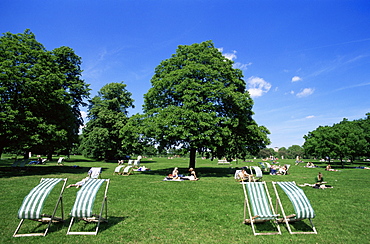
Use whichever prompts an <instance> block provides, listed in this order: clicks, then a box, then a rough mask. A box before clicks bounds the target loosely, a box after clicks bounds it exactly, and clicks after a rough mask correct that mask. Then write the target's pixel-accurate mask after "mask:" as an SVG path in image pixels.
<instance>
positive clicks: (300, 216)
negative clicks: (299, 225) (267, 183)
mask: <svg viewBox="0 0 370 244" xmlns="http://www.w3.org/2000/svg"><path fill="white" fill-rule="evenodd" d="M272 185H273V187H274V191H275V194H276V198H277V203H278V204H279V206H280V209H281V212H282V214H283V220H282V221H283V222H285V223H286V226H287V228H288V231H289V233H290V234H317V231H316V228H315V226H314V225H313V223H312V219H313V218H314V217H315V212H314V210H313V208H312V206H311V203H310V201H309V200H308V198H307V196H306V194H304V192H303V190H302V189H300V188H298V187H297V185H296V184H295V182H294V181H292V182H274V181H273V182H272ZM276 185H279V186H280V188H281V189H282V190H283V191H284V193H285V194H286V195H287V196H288V198H289V200H290V202H291V203H292V205H293V207H294V211H295V214H292V215H289V216H286V214H285V211H284V208H283V205H282V203H281V200H280V196H279V193H278V190H277V188H276ZM304 219H308V220H309V222H310V224H311V228H312V231H301V232H293V231H292V229H291V228H290V224H289V223H290V222H296V221H300V220H304Z"/></svg>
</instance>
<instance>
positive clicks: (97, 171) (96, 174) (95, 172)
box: [87, 167, 101, 179]
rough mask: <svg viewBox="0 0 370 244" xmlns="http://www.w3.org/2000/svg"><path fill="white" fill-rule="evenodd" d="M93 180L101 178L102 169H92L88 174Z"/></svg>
mask: <svg viewBox="0 0 370 244" xmlns="http://www.w3.org/2000/svg"><path fill="white" fill-rule="evenodd" d="M87 174H88V175H89V177H90V178H91V179H98V178H100V174H101V168H100V167H92V168H91V169H90V170H89V172H88V173H87Z"/></svg>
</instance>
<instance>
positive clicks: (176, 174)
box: [172, 167, 179, 179]
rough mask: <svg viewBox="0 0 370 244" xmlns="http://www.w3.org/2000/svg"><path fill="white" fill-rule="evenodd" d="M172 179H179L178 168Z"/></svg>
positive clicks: (174, 171) (175, 169)
mask: <svg viewBox="0 0 370 244" xmlns="http://www.w3.org/2000/svg"><path fill="white" fill-rule="evenodd" d="M172 178H173V179H178V178H179V170H178V168H177V167H176V168H174V169H173V171H172Z"/></svg>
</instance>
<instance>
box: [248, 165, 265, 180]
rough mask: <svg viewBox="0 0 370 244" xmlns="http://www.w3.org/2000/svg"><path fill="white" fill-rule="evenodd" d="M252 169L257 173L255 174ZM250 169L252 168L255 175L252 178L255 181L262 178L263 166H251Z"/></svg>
mask: <svg viewBox="0 0 370 244" xmlns="http://www.w3.org/2000/svg"><path fill="white" fill-rule="evenodd" d="M252 169H253V170H254V172H255V173H256V174H255V175H253V171H252ZM250 170H251V174H252V175H253V177H252V180H253V181H254V182H256V181H259V180H262V177H263V173H262V170H261V168H260V167H258V166H251V167H250Z"/></svg>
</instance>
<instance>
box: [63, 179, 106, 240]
mask: <svg viewBox="0 0 370 244" xmlns="http://www.w3.org/2000/svg"><path fill="white" fill-rule="evenodd" d="M104 182H107V184H106V187H105V192H104V199H103V202H102V205H101V208H100V213H99V214H98V215H93V207H94V201H95V198H96V194H97V193H98V191H99V188H100V187H101V185H102V184H103V183H104ZM108 186H109V179H88V180H87V181H86V183H85V184H84V185H83V186H82V187H81V189H80V190H79V191H78V192H77V197H76V200H75V203H74V205H73V207H72V210H71V216H72V218H71V222H70V224H69V227H68V231H67V235H97V234H98V230H99V225H100V223H101V222H108V220H107V218H108V210H107V192H108ZM104 208H105V218H103V217H102V214H103V211H104ZM75 218H77V219H82V220H84V221H86V222H89V223H90V222H94V223H97V226H96V229H95V231H75V232H73V231H71V228H72V225H73V222H74V220H75Z"/></svg>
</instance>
